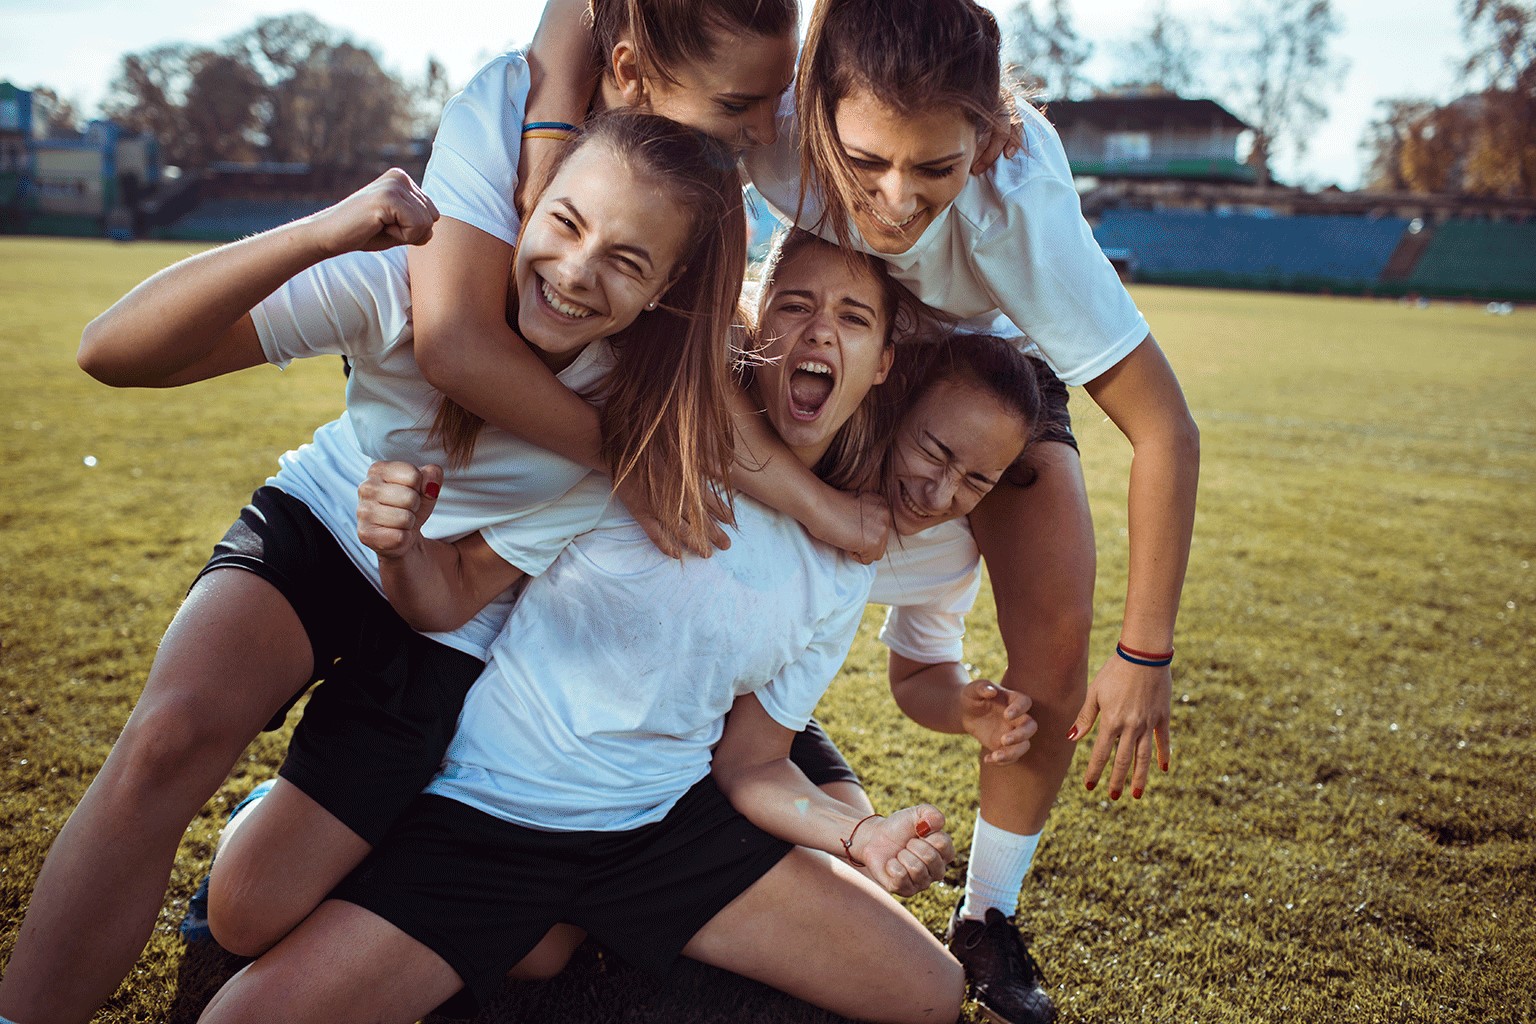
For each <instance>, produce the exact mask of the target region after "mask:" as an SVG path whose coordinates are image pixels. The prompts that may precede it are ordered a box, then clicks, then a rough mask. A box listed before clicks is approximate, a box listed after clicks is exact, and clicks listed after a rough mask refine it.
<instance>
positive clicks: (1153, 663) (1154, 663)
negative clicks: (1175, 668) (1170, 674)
mask: <svg viewBox="0 0 1536 1024" xmlns="http://www.w3.org/2000/svg"><path fill="white" fill-rule="evenodd" d="M1115 653H1116V654H1118V655H1120V657H1122V658H1124V659H1125V660H1126V661H1128V662H1130V663H1131V664H1132V665H1145V666H1146V667H1147V668H1162V667H1163V666H1164V665H1172V664H1173V659H1172V658H1156V659H1153V658H1138V657H1136V656H1135V655H1133V654H1126V653H1125V650H1124V649H1123V648H1121V646H1120V645H1119V644H1115Z"/></svg>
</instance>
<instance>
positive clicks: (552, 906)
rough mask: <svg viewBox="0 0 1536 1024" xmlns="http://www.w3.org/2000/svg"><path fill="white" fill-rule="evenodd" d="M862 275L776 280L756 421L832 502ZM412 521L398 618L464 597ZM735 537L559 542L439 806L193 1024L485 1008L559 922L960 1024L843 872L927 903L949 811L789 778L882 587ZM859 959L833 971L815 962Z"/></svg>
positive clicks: (871, 354)
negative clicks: (824, 951)
mask: <svg viewBox="0 0 1536 1024" xmlns="http://www.w3.org/2000/svg"><path fill="white" fill-rule="evenodd" d="M853 263H854V265H852V266H850V261H849V260H848V259H847V257H845V255H844V254H843V253H841V252H839V251H838V250H837V249H836V248H835V247H833V246H830V245H827V244H825V243H822V242H819V241H814V240H811V241H808V242H806V243H803V244H801V245H800V246H799V247H798V248H797V251H795V252H793V253H791V254H789V255H787V256H786V257H785V259H784V260H783V261H781V262H780V264H779V266H778V269H777V270H776V272H775V274H774V278H773V281H772V283H771V284H770V285H769V287H768V291H767V298H766V304H765V310H766V312H765V314H764V317H763V337H764V340H765V349H766V352H765V353H764V355H765V356H766V358H764V359H762V361H761V362H760V363H759V364H758V365H756V366H755V367H753V376H754V378H755V380H754V382H753V386H752V391H753V394H754V395H755V397H756V398H757V399H758V401H759V402H760V403H761V405H762V407H763V409H764V410H765V413H764V414H765V416H766V417H767V419H768V420H769V421H770V422H771V423H772V424H773V426H774V427H775V429H776V430H778V431H780V432H782V436H783V438H784V441H785V442H786V444H787V446H788V448H789V450H790V452H791V453H793V456H794V457H795V458H796V460H797V461H798V462H799V464H801V465H803V466H806V467H808V468H809V467H816V469H817V471H818V472H820V473H823V474H826V475H828V476H829V477H840V476H842V477H848V478H860V477H865V476H867V475H868V471H867V469H865V468H862V467H866V466H867V465H868V464H869V463H870V462H871V461H872V456H878V454H879V450H880V446H879V445H878V444H875V445H873V446H865V445H861V444H859V443H857V439H856V438H847V437H844V438H841V439H840V438H839V436H838V435H839V433H840V432H842V431H846V430H848V429H849V428H848V423H849V421H850V420H857V419H861V418H862V417H861V415H860V414H861V413H864V412H865V410H866V407H867V403H868V401H869V399H868V393H869V392H870V389H871V388H872V387H873V386H874V385H875V384H876V383H878V382H879V381H881V380H883V379H884V378H885V376H886V374H887V371H888V369H889V367H890V365H891V360H892V358H893V355H894V352H893V346H892V344H891V320H892V315H893V309H892V307H891V305H890V303H889V302H888V300H887V299H886V297H885V295H884V293H883V288H882V284H881V280H880V275H882V274H883V269H882V268H881V267H880V265H879V264H878V263H877V262H875V261H871V260H867V259H866V260H862V261H860V260H855V261H853ZM807 376H809V377H812V378H815V380H813V381H810V382H808V381H806V380H805V379H804V378H805V377H807ZM879 422H881V420H880V419H879V418H878V417H874V418H873V420H872V421H870V422H866V423H865V424H864V426H871V427H872V429H871V430H860V429H859V427H860V425H859V424H857V423H856V424H855V430H856V432H863V433H866V434H869V433H873V432H877V431H878V426H877V424H878V423H879ZM1030 426H1031V424H1029V423H1024V422H1017V421H1016V422H1015V423H1014V426H1013V430H1012V431H1011V435H1010V437H1009V439H1008V441H1009V443H1011V449H1010V450H1008V451H1005V452H1002V453H1001V454H1000V455H999V458H1000V459H1001V460H1002V462H1003V463H1004V464H1006V462H1007V461H1009V460H1011V459H1012V458H1014V457H1015V456H1016V455H1017V454H1018V452H1019V451H1020V450H1021V449H1022V448H1023V445H1024V442H1025V439H1026V438H1027V436H1028V432H1029V428H1030ZM871 440H872V441H876V442H878V440H879V439H878V438H875V437H872V438H871ZM405 497H406V499H407V500H405V501H403V502H402V503H401V505H400V506H399V508H400V510H401V511H405V512H409V515H408V516H407V517H405V518H395V517H392V516H389V515H388V514H387V512H386V510H385V509H383V508H380V509H377V510H371V509H372V506H365V509H364V511H365V519H367V518H370V517H371V518H373V519H374V520H376V522H374V523H372V524H368V523H365V524H364V525H365V526H367V525H374V526H379V527H381V530H380V532H379V533H377V534H376V535H375V536H376V540H377V541H378V542H379V543H380V546H381V547H385V548H388V549H389V550H390V551H391V552H392V553H396V552H398V553H399V555H400V557H402V558H406V559H418V558H419V559H421V562H420V563H419V564H422V565H424V566H426V567H427V568H428V569H429V571H426V572H422V573H415V572H414V571H412V570H411V568H410V567H409V566H407V571H406V572H405V573H403V574H401V575H400V576H399V577H397V578H395V583H396V584H398V585H399V586H400V587H401V588H404V589H405V590H408V589H412V588H417V587H419V588H420V589H421V592H420V593H417V594H415V595H413V596H411V597H409V598H407V597H406V594H405V593H404V590H396V589H395V588H393V587H392V588H391V596H392V597H394V598H395V599H396V600H397V601H398V602H400V603H401V604H402V605H404V606H415V605H417V604H420V605H422V606H426V605H429V604H432V603H436V602H438V601H449V602H453V601H455V600H456V598H454V596H453V593H452V592H453V590H454V589H455V585H454V582H453V581H452V580H450V579H445V578H443V577H441V576H439V575H438V574H435V573H433V572H431V571H430V565H431V560H432V557H433V556H431V555H430V554H428V553H426V552H427V549H430V548H431V547H433V546H434V542H431V541H427V540H425V539H423V538H421V537H420V536H419V533H418V530H419V526H420V524H421V516H422V515H423V514H426V513H429V512H430V509H424V508H423V507H422V506H421V505H420V504H417V503H416V501H415V500H414V499H413V498H412V496H410V495H406V496H405ZM428 522H430V520H428ZM731 529H732V533H733V536H732V538H731V539H732V544H731V545H730V547H729V549H728V550H725V551H723V552H720V553H717V554H716V555H715V556H714V557H713V558H711V559H707V560H705V559H690V560H687V561H685V562H683V563H678V562H676V561H674V560H672V559H670V558H668V557H666V556H665V555H663V554H662V553H661V552H659V551H658V550H657V549H656V548H655V547H654V546H653V545H652V544H651V543H650V541H649V540H648V539H647V538H646V536H645V535H644V533H643V532H642V531H641V530H640V528H639V527H638V526H637V524H636V523H635V521H634V520H633V518H632V517H630V516H629V515H628V514H627V513H626V512H625V511H624V510H623V509H622V507H618V506H617V505H616V506H614V507H613V508H612V509H611V510H610V513H609V514H608V515H607V516H606V517H605V519H604V521H603V522H602V523H601V524H600V525H599V526H598V528H597V529H595V530H593V531H592V532H590V533H588V534H585V535H583V536H581V537H579V538H577V539H576V540H575V541H573V542H572V544H571V546H570V547H569V548H567V550H566V551H565V552H564V553H562V555H561V556H560V557H559V558H558V559H557V560H556V561H555V563H554V564H553V565H552V566H551V567H550V569H549V571H548V572H547V573H545V574H544V575H543V576H541V577H539V578H537V579H535V580H533V581H531V582H530V583H529V585H528V587H527V589H526V590H525V591H524V593H523V595H522V597H521V599H520V601H519V602H518V604H517V607H516V609H515V610H514V612H513V615H512V618H511V619H510V620H509V621H508V624H507V627H506V629H505V630H504V631H503V633H502V635H501V638H500V639H498V641H497V642H496V644H495V645H494V646H493V650H492V655H491V659H490V661H489V663H488V664H487V667H486V671H485V673H484V675H483V676H482V677H481V679H480V680H479V682H478V683H477V684H476V686H475V688H474V689H473V691H472V693H471V696H470V698H469V700H468V702H467V703H466V706H465V712H464V715H463V717H462V719H461V726H460V729H459V732H458V733H457V735H456V736H455V739H454V741H453V743H452V745H451V747H450V749H449V751H448V754H447V757H446V760H445V762H444V766H443V770H442V771H441V772H440V773H439V774H438V776H437V778H436V779H435V780H434V781H433V782H432V784H431V785H430V786H429V787H428V789H427V793H426V794H425V795H424V796H423V797H422V798H421V799H420V800H419V801H417V803H416V804H415V805H413V807H412V808H411V810H410V811H409V812H408V813H407V815H406V817H405V818H404V819H403V820H402V821H401V823H400V825H399V826H398V827H397V828H396V829H395V830H394V831H392V832H391V833H390V835H389V837H388V838H387V839H386V840H385V842H384V844H383V845H382V846H381V847H380V848H379V849H378V850H377V851H376V852H375V853H374V854H373V855H372V856H371V857H370V858H369V860H368V861H366V862H365V863H364V864H363V865H362V867H361V868H359V870H358V871H356V872H355V873H354V874H353V875H351V876H350V877H349V878H348V879H347V881H346V882H344V883H343V884H342V885H341V886H340V887H339V888H338V889H337V891H336V894H335V897H334V898H333V899H331V900H329V901H328V902H326V903H325V904H323V905H322V906H321V907H320V908H319V909H318V910H317V911H316V912H315V914H314V915H312V916H311V917H310V918H309V919H307V920H306V921H305V922H304V923H303V924H302V925H300V927H299V928H297V929H295V930H294V932H292V933H291V934H290V935H289V936H288V937H287V938H285V939H284V940H283V941H282V942H281V943H279V944H278V946H277V947H275V948H274V949H273V950H272V951H271V952H270V953H268V954H267V955H265V956H263V957H262V958H261V959H259V960H258V961H256V963H255V964H253V965H252V966H251V967H250V968H248V969H247V970H246V971H245V972H243V973H242V974H241V975H239V976H237V977H236V978H235V979H233V980H232V981H231V982H230V984H229V985H228V986H227V987H226V989H225V990H224V991H223V992H221V994H220V995H219V996H218V997H216V999H215V1001H214V1002H213V1003H212V1004H211V1005H210V1007H209V1008H208V1010H207V1012H206V1014H205V1017H204V1019H205V1020H206V1021H209V1022H228V1021H242V1020H254V1019H257V1018H258V1017H259V1018H261V1019H271V1018H272V1017H274V1016H275V1017H280V1018H282V1019H285V1020H295V1021H302V1020H325V1021H344V1020H359V1021H361V1020H369V1021H377V1020H399V1021H411V1020H415V1019H417V1018H418V1017H419V1016H420V1015H421V1014H422V1013H425V1012H427V1011H428V1010H431V1009H432V1008H433V1007H435V1006H436V1005H438V1004H439V1003H440V1002H441V1001H443V1000H444V999H446V998H448V997H449V996H451V995H453V994H454V993H455V992H456V991H458V990H459V989H460V988H464V989H466V990H467V991H468V993H469V994H470V995H472V996H474V997H476V998H477V999H483V998H484V997H485V996H487V995H488V994H490V993H492V992H494V991H495V990H496V988H498V987H499V986H500V985H501V983H502V979H503V976H504V974H505V972H506V971H507V969H508V968H509V967H511V966H512V965H513V964H514V963H515V962H517V961H518V960H519V959H521V958H522V957H523V956H524V954H526V953H527V952H528V951H529V950H531V949H533V948H534V946H535V945H536V944H537V943H538V942H539V940H540V939H541V938H542V937H543V936H544V935H545V933H546V932H547V931H548V930H549V928H550V927H551V926H552V925H554V924H556V923H557V922H561V921H566V922H571V923H573V924H577V925H579V926H581V927H584V928H586V929H588V930H589V931H590V932H591V933H592V934H594V935H595V936H596V937H598V938H599V939H600V940H602V941H603V942H604V943H605V944H606V945H607V946H608V947H609V948H610V949H612V950H614V951H615V952H617V953H618V954H619V955H622V956H624V957H625V958H626V959H628V960H630V961H632V962H634V963H636V964H637V965H639V966H642V967H645V968H647V969H651V970H664V969H665V968H666V967H667V965H668V964H670V963H671V962H672V960H674V959H675V958H676V957H677V956H678V955H679V954H682V955H687V956H691V957H694V958H697V959H700V960H703V961H705V962H708V963H712V964H715V965H717V966H721V967H725V968H727V969H730V970H734V971H738V972H740V973H743V974H746V975H749V976H751V977H754V978H757V979H758V980H761V981H764V982H766V983H768V984H771V985H774V986H776V987H780V988H782V989H784V990H785V991H788V992H790V993H792V994H794V995H797V996H799V997H801V998H804V999H807V1000H810V1001H812V1002H815V1003H817V1004H818V1005H821V1006H825V1007H827V1008H829V1009H832V1010H834V1011H837V1012H840V1013H844V1014H855V1013H856V1014H858V1015H859V1016H861V1017H865V1018H873V1019H879V1020H892V1021H897V1020H900V1021H908V1020H910V1021H927V1020H947V1019H952V1018H953V1017H954V1016H955V1015H956V1014H957V1013H958V1010H959V1002H960V996H961V993H962V991H963V973H962V972H961V970H960V968H959V965H958V963H956V962H955V961H954V960H953V959H952V958H951V957H950V956H949V954H948V953H947V952H946V951H945V950H944V949H943V947H942V946H941V945H940V944H939V943H938V942H937V941H936V940H935V939H934V938H933V937H932V936H931V935H929V934H928V933H927V931H926V930H925V929H923V927H922V926H921V925H920V924H919V923H918V922H916V921H915V920H914V919H913V918H912V917H911V916H910V915H909V914H907V913H906V912H905V911H904V910H902V909H901V907H900V906H899V905H898V904H896V903H895V902H893V901H892V900H890V899H889V897H888V896H886V895H885V894H883V893H882V892H880V890H879V888H877V887H876V886H875V885H874V884H873V883H872V882H871V881H870V880H869V879H868V878H866V877H865V876H863V875H862V874H860V873H858V872H856V871H854V870H852V867H851V864H849V863H843V862H853V863H857V864H861V865H865V866H867V867H868V868H869V869H870V871H871V873H872V874H873V875H874V876H875V877H876V878H878V879H879V881H880V883H881V885H882V886H883V887H884V888H886V889H894V888H898V887H900V886H902V885H906V884H911V883H914V882H917V883H920V884H927V883H928V882H931V881H932V880H934V879H936V878H939V877H941V876H942V872H943V866H944V863H945V862H946V861H947V860H948V858H949V856H950V855H951V853H952V849H951V847H950V844H949V841H948V837H947V836H946V835H945V834H944V833H943V832H942V831H941V829H942V825H943V817H942V815H940V814H939V813H938V811H937V810H936V809H935V808H932V807H929V806H926V805H925V806H920V807H916V808H907V809H904V810H901V811H898V812H895V813H894V814H892V815H891V816H890V817H888V818H882V817H881V816H879V815H872V816H866V815H863V814H862V813H855V812H853V811H851V810H850V809H849V808H848V807H847V806H846V805H844V804H842V803H840V802H839V801H837V800H835V799H832V798H830V797H828V796H826V795H825V794H823V793H821V792H820V791H819V790H817V789H816V788H815V787H813V786H812V785H811V784H810V782H809V781H808V780H807V779H806V778H805V777H804V776H803V775H801V774H800V773H799V772H798V771H797V770H796V769H794V768H793V767H792V765H791V764H790V762H789V761H788V760H787V755H788V754H789V750H790V746H791V741H792V738H793V736H794V734H795V731H796V730H798V729H799V728H800V727H802V726H803V725H804V724H805V722H806V721H807V720H808V718H809V715H810V713H811V710H812V709H813V708H814V706H815V704H816V701H817V700H818V698H819V697H820V695H821V693H822V691H823V690H824V689H825V688H826V686H827V684H828V682H830V680H831V677H832V675H833V674H834V673H835V672H836V670H837V668H838V666H839V665H840V664H841V661H842V659H843V656H844V655H845V653H846V651H847V648H848V645H849V643H850V642H851V640H852V637H853V633H854V631H855V630H856V628H857V624H858V621H859V619H860V617H861V615H862V607H863V604H864V601H865V598H866V596H867V590H868V587H869V583H870V581H871V579H872V577H873V570H872V569H871V568H870V567H868V566H863V565H859V564H857V563H856V562H854V561H853V560H852V559H850V558H848V557H847V556H844V555H842V554H841V553H840V552H837V551H835V550H834V549H831V548H829V547H827V546H824V545H821V544H819V543H817V542H815V541H813V540H812V539H810V538H809V537H807V536H806V535H805V533H804V532H803V530H802V529H801V528H800V526H799V524H798V523H796V522H795V521H794V520H793V519H791V518H789V517H788V516H785V515H782V514H780V513H777V512H774V511H773V510H772V509H770V508H768V507H766V506H764V505H760V504H758V503H756V502H753V501H752V500H750V499H747V498H742V499H740V500H739V502H738V506H737V514H736V521H735V523H734V525H733V526H732V527H731ZM390 534H397V535H398V536H397V537H393V538H392V537H390V536H389V535H390ZM400 542H403V543H400ZM572 637H581V638H582V642H581V643H572V642H571V638H572ZM727 713H729V720H727ZM711 768H713V775H711ZM717 783H718V787H717ZM791 843H793V844H796V846H794V847H792V846H791V845H790V844H791ZM829 855H830V856H829ZM847 935H856V936H858V941H856V942H853V943H842V944H841V946H840V948H841V950H842V952H841V954H840V956H839V957H837V958H833V959H823V960H821V961H816V960H815V959H814V958H813V960H812V961H810V962H808V961H807V960H806V959H805V958H804V956H803V955H802V952H803V950H804V949H806V948H814V947H816V946H817V945H820V944H824V943H830V942H834V941H837V940H838V937H840V936H847ZM322 956H323V957H325V958H327V963H328V967H329V969H328V970H327V971H325V972H316V971H314V970H313V964H314V962H315V958H316V957H322Z"/></svg>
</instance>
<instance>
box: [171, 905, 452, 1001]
mask: <svg viewBox="0 0 1536 1024" xmlns="http://www.w3.org/2000/svg"><path fill="white" fill-rule="evenodd" d="M461 987H462V983H461V982H460V980H459V976H458V975H457V974H455V973H454V971H453V968H451V967H449V966H448V964H447V963H446V962H445V961H444V960H443V959H442V958H441V957H439V956H438V955H437V954H436V953H434V952H432V951H431V950H430V949H428V948H427V947H426V946H423V945H422V944H421V943H419V942H417V941H416V940H415V939H413V938H411V937H410V936H409V935H406V934H405V933H404V932H402V931H401V930H400V929H398V928H396V927H395V926H394V925H392V924H390V923H389V922H387V921H385V920H384V919H383V918H381V917H379V916H378V915H376V914H372V913H370V912H368V911H366V910H364V909H363V908H362V907H359V906H356V905H355V904H352V903H343V902H341V901H340V900H327V901H326V902H325V903H323V904H321V905H320V908H319V909H318V910H316V911H315V912H314V913H313V914H311V915H310V916H309V917H308V918H306V919H305V920H304V922H303V923H302V924H301V925H299V927H297V928H295V929H294V930H293V931H292V932H291V933H289V935H288V936H287V937H286V938H285V939H283V941H282V942H280V943H278V945H277V946H276V947H274V948H273V949H272V951H271V952H269V953H267V954H266V955H265V956H263V957H262V958H261V959H259V960H257V961H256V962H255V963H253V964H251V965H250V966H249V967H247V968H245V969H244V970H243V971H241V972H240V973H239V974H237V975H235V976H234V977H233V978H231V979H229V981H228V983H226V984H225V986H224V987H223V988H222V989H220V990H219V992H218V994H217V995H215V996H214V997H213V1000H212V1001H211V1002H210V1003H209V1004H208V1006H207V1007H206V1008H205V1009H204V1010H203V1015H202V1016H201V1017H199V1018H198V1019H199V1021H203V1022H206V1024H240V1022H247V1021H249V1022H251V1024H268V1022H270V1021H286V1022H292V1024H301V1022H304V1021H315V1022H324V1024H346V1022H350V1021H356V1022H358V1024H384V1022H388V1021H399V1022H400V1024H412V1022H414V1021H416V1020H419V1019H420V1018H421V1017H422V1015H423V1014H426V1013H429V1012H430V1011H432V1010H433V1009H434V1008H436V1007H437V1006H438V1005H439V1004H441V1003H442V1002H443V1000H445V999H447V998H448V997H449V996H451V995H453V994H454V993H455V992H457V991H458V990H459V989H460V988H461Z"/></svg>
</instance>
